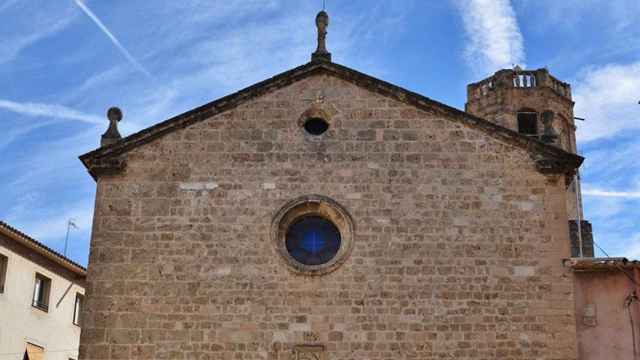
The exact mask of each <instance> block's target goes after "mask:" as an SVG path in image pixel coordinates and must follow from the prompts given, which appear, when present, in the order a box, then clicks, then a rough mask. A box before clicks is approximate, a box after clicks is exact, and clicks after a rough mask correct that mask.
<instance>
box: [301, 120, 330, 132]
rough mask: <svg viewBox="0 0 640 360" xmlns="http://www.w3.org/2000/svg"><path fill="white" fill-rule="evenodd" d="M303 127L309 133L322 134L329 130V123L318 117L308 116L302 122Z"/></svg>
mask: <svg viewBox="0 0 640 360" xmlns="http://www.w3.org/2000/svg"><path fill="white" fill-rule="evenodd" d="M304 129H305V130H306V131H307V133H309V134H311V135H315V136H318V135H322V134H324V133H325V132H326V131H327V130H329V123H328V122H326V121H325V120H324V119H322V118H319V117H314V118H309V119H307V121H305V122H304Z"/></svg>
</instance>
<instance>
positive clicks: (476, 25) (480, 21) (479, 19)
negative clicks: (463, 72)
mask: <svg viewBox="0 0 640 360" xmlns="http://www.w3.org/2000/svg"><path fill="white" fill-rule="evenodd" d="M455 3H456V5H457V7H458V9H459V11H460V12H461V13H462V18H463V21H464V27H465V30H466V33H467V38H468V44H467V47H466V58H467V61H468V62H469V63H470V65H471V66H472V67H473V68H474V69H475V70H476V71H477V72H479V73H480V74H481V75H488V74H491V73H493V72H495V71H497V70H499V69H503V68H511V67H512V66H513V65H514V64H519V65H521V66H524V61H525V53H524V46H523V38H522V34H521V33H520V28H519V26H518V20H517V19H516V15H515V12H514V11H513V7H512V6H511V2H510V1H509V0H455Z"/></svg>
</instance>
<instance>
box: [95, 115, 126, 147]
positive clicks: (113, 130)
mask: <svg viewBox="0 0 640 360" xmlns="http://www.w3.org/2000/svg"><path fill="white" fill-rule="evenodd" d="M107 118H108V119H109V128H108V129H107V131H106V132H105V133H104V134H102V138H101V139H100V146H108V145H111V144H114V143H117V142H118V140H120V139H122V135H120V132H119V131H118V122H120V120H122V110H120V109H119V108H117V107H112V108H110V109H109V111H107Z"/></svg>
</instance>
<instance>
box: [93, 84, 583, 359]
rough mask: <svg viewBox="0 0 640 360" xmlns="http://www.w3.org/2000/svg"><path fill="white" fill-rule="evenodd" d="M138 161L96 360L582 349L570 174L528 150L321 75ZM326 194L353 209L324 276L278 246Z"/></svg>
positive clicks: (106, 277)
mask: <svg viewBox="0 0 640 360" xmlns="http://www.w3.org/2000/svg"><path fill="white" fill-rule="evenodd" d="M320 91H322V95H323V96H324V98H325V100H324V102H323V103H322V105H321V106H322V107H323V109H324V111H326V113H327V114H329V116H331V119H330V123H331V127H330V130H329V132H328V133H327V134H326V135H323V137H322V138H314V137H312V136H310V135H306V134H305V133H304V132H303V130H302V129H301V128H300V124H299V117H300V114H302V113H304V112H305V111H306V110H308V109H309V107H310V105H311V103H312V101H313V99H319V98H320V97H319V96H318V94H319V92H320ZM127 157H128V159H127V168H126V170H125V172H124V173H122V174H119V175H113V176H104V177H101V178H100V179H99V181H98V191H97V200H96V210H95V211H96V213H95V218H94V227H93V238H92V242H91V255H90V260H89V274H88V289H87V292H88V294H89V296H88V299H87V310H86V311H85V313H84V321H85V326H84V328H83V332H82V341H81V359H292V358H295V357H294V356H293V354H294V350H295V349H296V346H300V345H312V346H309V347H308V348H310V349H314V350H313V351H316V350H317V351H321V352H324V353H325V356H326V357H325V359H332V360H334V359H409V358H415V359H514V360H515V359H518V360H521V359H522V360H523V359H531V360H533V359H535V360H551V359H553V360H573V359H576V335H575V317H574V299H573V283H572V279H571V276H570V275H571V274H569V273H568V272H567V270H566V269H564V268H563V267H562V262H561V259H563V258H566V257H568V256H569V255H570V246H569V244H570V242H569V237H568V234H569V231H568V224H567V216H566V207H565V201H566V190H565V181H564V177H559V176H544V175H542V174H540V173H538V172H537V171H536V169H535V166H534V163H533V160H532V157H531V155H530V154H529V153H527V152H526V151H525V150H523V149H521V148H516V147H514V146H512V145H510V144H507V143H504V142H501V140H496V139H495V138H492V137H491V136H489V135H487V134H485V133H484V132H481V131H479V130H476V129H472V128H469V127H467V126H464V125H461V124H459V123H456V122H454V121H450V120H448V119H443V118H439V117H437V116H435V115H433V114H431V113H427V112H422V111H418V110H416V109H415V108H412V107H409V106H406V105H404V104H403V103H400V102H397V101H395V100H390V99H387V98H384V97H381V96H380V95H377V94H374V93H371V92H369V91H367V90H365V89H363V88H359V87H356V86H354V85H352V84H350V83H347V82H345V81H343V80H339V79H337V78H333V77H328V76H314V77H311V78H308V79H305V80H302V81H299V82H297V83H295V84H293V85H291V86H289V87H286V88H284V89H281V90H278V91H275V92H272V93H270V94H267V95H266V96H263V97H261V98H259V99H257V100H252V101H250V102H248V103H245V104H244V105H242V106H240V107H238V108H236V109H235V110H232V111H228V112H226V113H223V114H220V115H217V116H215V117H214V118H212V119H208V120H206V121H203V122H200V123H197V124H195V125H192V126H191V127H189V128H187V129H183V130H179V131H176V132H173V133H171V134H168V135H166V136H164V137H163V138H161V139H159V140H156V141H154V142H152V143H150V144H146V145H144V146H142V147H140V148H138V149H136V150H133V151H131V152H130V153H128V155H127ZM309 194H318V195H322V196H326V197H329V198H331V199H333V200H335V201H336V202H337V203H339V204H341V205H342V206H343V207H344V208H345V209H346V210H347V211H348V212H349V213H350V216H351V217H352V218H353V221H354V234H355V236H354V246H353V250H352V253H351V254H350V256H349V257H348V259H347V260H346V262H345V263H344V264H343V265H342V266H341V267H339V268H338V269H337V270H335V271H333V272H331V273H329V274H326V275H323V276H316V277H309V276H304V275H300V274H296V273H294V272H292V271H290V269H289V267H288V266H287V264H286V263H285V262H284V261H283V259H282V257H281V256H279V254H278V252H277V250H276V248H275V246H274V243H273V241H272V239H271V238H270V230H271V226H272V220H273V218H274V216H275V215H276V213H277V212H278V210H279V209H280V208H281V207H282V206H283V205H285V204H286V203H288V202H289V201H291V200H292V199H295V198H297V197H300V196H304V195H309ZM302 349H305V348H302ZM299 358H300V359H302V358H303V357H299Z"/></svg>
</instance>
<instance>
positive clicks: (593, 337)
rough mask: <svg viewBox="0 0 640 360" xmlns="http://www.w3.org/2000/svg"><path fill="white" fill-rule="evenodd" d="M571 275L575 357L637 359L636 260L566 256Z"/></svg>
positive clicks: (639, 269) (639, 272) (639, 301)
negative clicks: (573, 257)
mask: <svg viewBox="0 0 640 360" xmlns="http://www.w3.org/2000/svg"><path fill="white" fill-rule="evenodd" d="M565 265H566V266H567V267H568V268H570V269H572V271H573V272H574V275H575V277H574V278H575V289H576V327H577V330H578V331H577V332H578V359H580V360H606V359H621V360H622V359H629V360H635V359H638V358H640V298H638V295H639V294H638V290H639V288H640V285H639V284H640V262H639V261H629V260H627V259H626V258H581V259H568V260H567V261H565Z"/></svg>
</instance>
